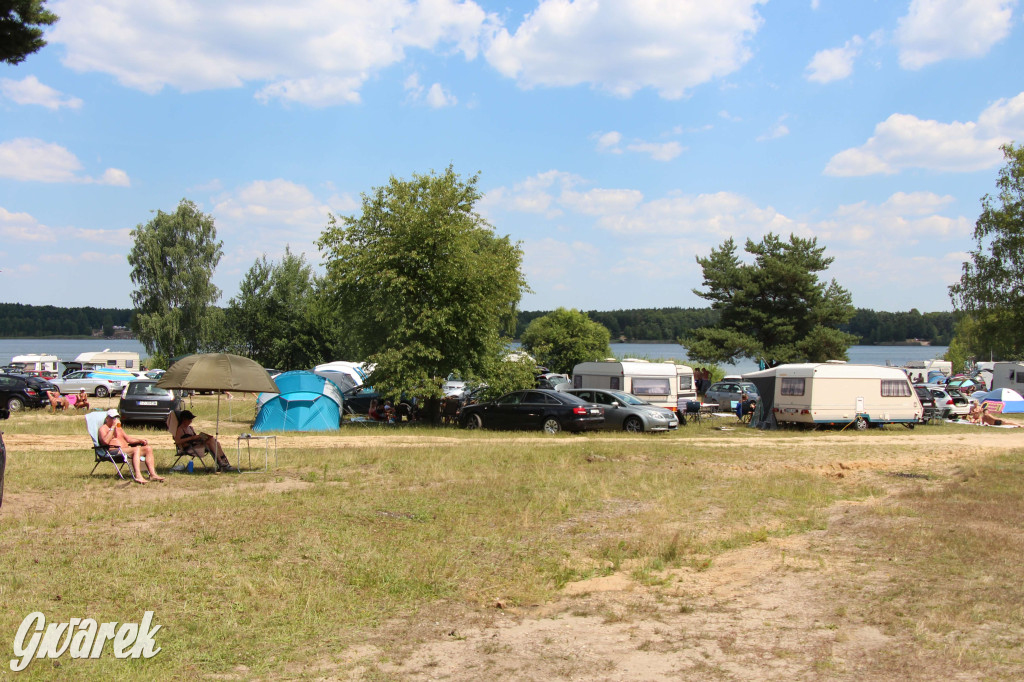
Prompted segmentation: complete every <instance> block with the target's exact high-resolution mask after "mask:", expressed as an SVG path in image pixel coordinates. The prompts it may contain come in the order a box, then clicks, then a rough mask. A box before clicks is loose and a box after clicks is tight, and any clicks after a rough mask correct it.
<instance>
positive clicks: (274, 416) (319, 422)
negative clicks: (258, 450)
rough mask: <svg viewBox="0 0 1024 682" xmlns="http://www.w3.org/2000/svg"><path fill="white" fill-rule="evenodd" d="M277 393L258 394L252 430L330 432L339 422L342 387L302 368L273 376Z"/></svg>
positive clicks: (338, 425) (337, 426)
mask: <svg viewBox="0 0 1024 682" xmlns="http://www.w3.org/2000/svg"><path fill="white" fill-rule="evenodd" d="M274 383H276V384H277V387H278V388H279V389H281V392H280V393H260V395H259V397H258V398H257V399H256V405H257V407H258V412H257V413H256V422H255V423H254V424H253V427H252V428H253V431H257V432H262V431H333V430H336V429H338V428H339V427H340V425H341V415H342V412H341V406H342V397H341V390H340V389H339V388H338V386H337V385H336V384H335V383H334V382H333V381H331V380H330V379H327V378H325V377H322V376H317V375H315V374H313V373H312V372H304V371H301V370H298V371H294V372H285V373H284V374H279V375H277V376H276V377H274Z"/></svg>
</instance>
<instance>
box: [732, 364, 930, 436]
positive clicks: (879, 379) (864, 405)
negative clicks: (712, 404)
mask: <svg viewBox="0 0 1024 682" xmlns="http://www.w3.org/2000/svg"><path fill="white" fill-rule="evenodd" d="M743 378H744V379H745V380H746V381H750V382H753V383H754V384H755V385H756V386H757V388H758V390H759V392H760V394H761V410H760V415H761V420H762V421H765V420H769V421H770V418H771V417H774V418H775V421H777V422H778V423H780V424H783V423H792V424H814V425H828V424H831V425H836V424H844V425H845V424H851V423H852V424H854V425H855V428H857V429H866V428H867V427H868V426H872V425H880V424H889V423H903V424H916V423H917V422H918V420H920V418H921V414H922V412H923V409H924V408H922V407H921V403H920V401H918V399H917V396H916V395H915V394H914V389H913V388H912V387H911V385H910V381H909V379H908V378H907V375H906V374H905V373H904V372H903V370H902V369H900V368H898V367H879V366H877V365H850V364H847V363H844V362H825V363H807V364H795V365H779V366H778V367H773V368H772V369H766V370H763V371H761V372H751V373H749V374H744V375H743Z"/></svg>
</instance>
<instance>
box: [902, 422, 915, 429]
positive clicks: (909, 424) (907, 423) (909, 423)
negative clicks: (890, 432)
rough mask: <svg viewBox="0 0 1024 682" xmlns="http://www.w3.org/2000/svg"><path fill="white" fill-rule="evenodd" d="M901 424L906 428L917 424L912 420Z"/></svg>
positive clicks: (911, 427)
mask: <svg viewBox="0 0 1024 682" xmlns="http://www.w3.org/2000/svg"><path fill="white" fill-rule="evenodd" d="M903 426H905V427H907V428H908V429H913V428H914V427H915V426H917V424H915V423H913V422H903Z"/></svg>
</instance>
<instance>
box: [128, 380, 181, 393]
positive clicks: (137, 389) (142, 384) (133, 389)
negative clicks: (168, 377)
mask: <svg viewBox="0 0 1024 682" xmlns="http://www.w3.org/2000/svg"><path fill="white" fill-rule="evenodd" d="M128 395H156V396H168V395H171V393H170V391H168V390H167V389H166V388H160V387H159V386H157V385H156V384H151V383H149V382H148V381H133V382H132V383H130V384H128Z"/></svg>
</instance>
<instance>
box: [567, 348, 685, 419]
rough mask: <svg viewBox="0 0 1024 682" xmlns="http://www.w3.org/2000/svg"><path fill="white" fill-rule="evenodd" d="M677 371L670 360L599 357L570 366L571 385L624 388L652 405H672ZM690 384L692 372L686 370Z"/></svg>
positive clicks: (677, 376) (670, 406) (612, 388)
mask: <svg viewBox="0 0 1024 682" xmlns="http://www.w3.org/2000/svg"><path fill="white" fill-rule="evenodd" d="M678 382H679V375H678V374H677V370H676V365H674V364H673V363H671V362H647V361H646V360H622V361H619V360H601V361H598V362H581V363H580V364H578V365H576V366H575V367H573V370H572V387H573V388H607V389H610V390H613V391H625V392H626V393H632V394H633V395H635V396H637V397H638V398H641V399H643V400H646V401H647V402H649V403H651V404H652V405H657V406H658V407H665V408H668V409H670V410H672V411H673V412H674V411H675V409H676V389H677V387H678ZM690 385H691V386H692V385H693V373H692V371H691V373H690Z"/></svg>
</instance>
